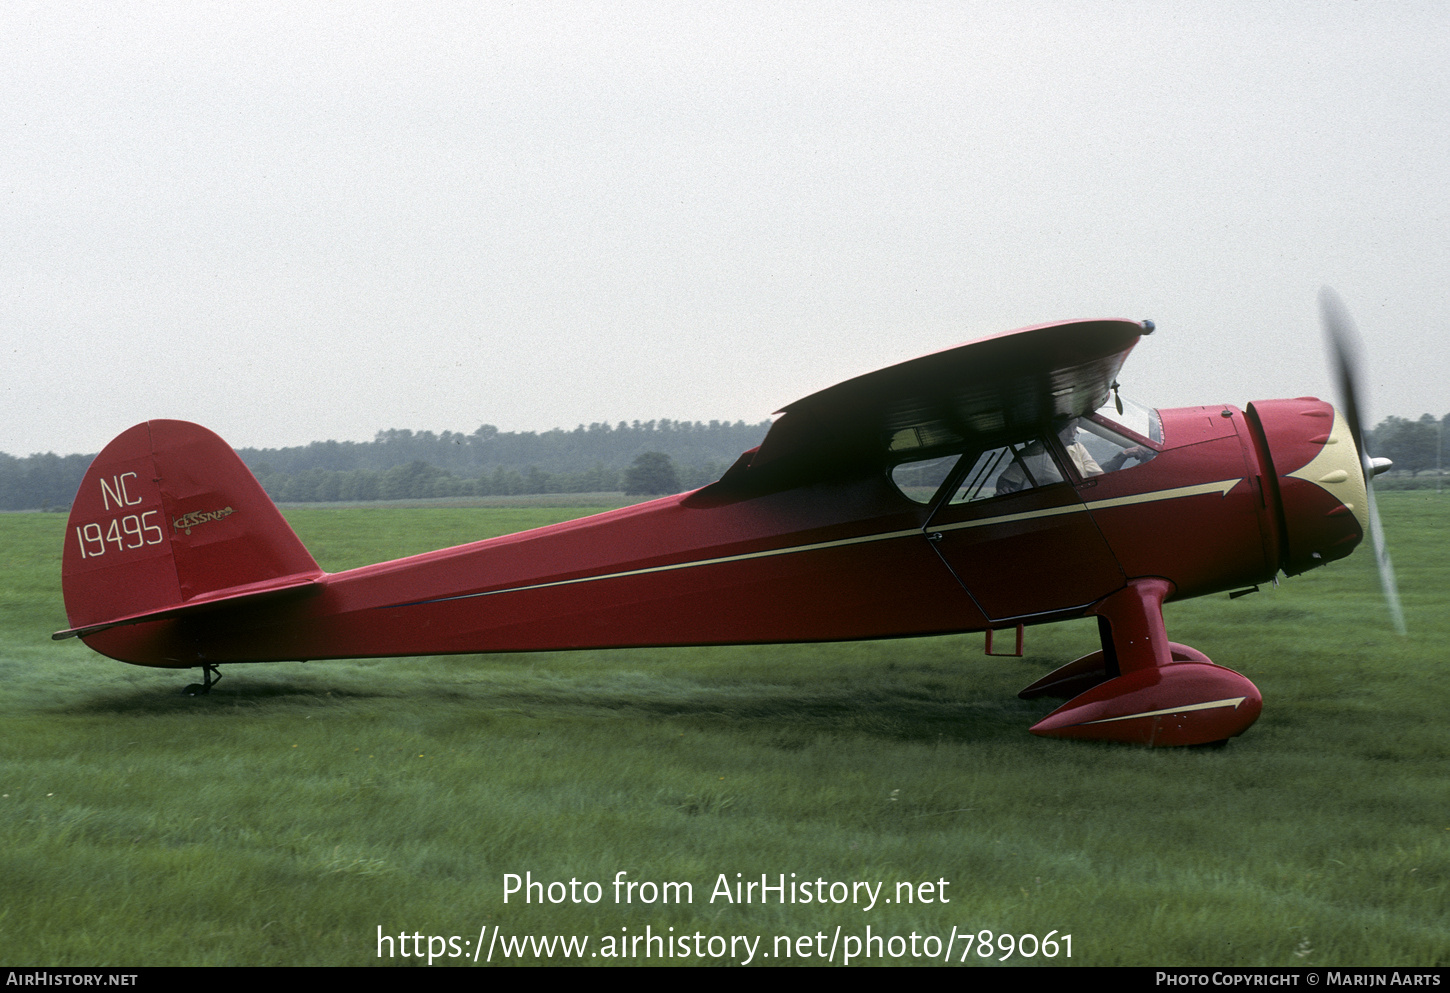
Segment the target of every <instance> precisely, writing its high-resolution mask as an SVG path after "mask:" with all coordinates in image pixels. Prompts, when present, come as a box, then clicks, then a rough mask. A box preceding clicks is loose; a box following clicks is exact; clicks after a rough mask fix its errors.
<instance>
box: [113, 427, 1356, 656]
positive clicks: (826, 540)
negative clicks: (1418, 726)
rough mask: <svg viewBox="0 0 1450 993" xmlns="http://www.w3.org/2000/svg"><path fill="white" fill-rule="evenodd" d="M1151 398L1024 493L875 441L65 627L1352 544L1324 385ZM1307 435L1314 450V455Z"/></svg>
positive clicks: (933, 592) (693, 604) (1114, 563)
mask: <svg viewBox="0 0 1450 993" xmlns="http://www.w3.org/2000/svg"><path fill="white" fill-rule="evenodd" d="M1158 413H1159V416H1160V418H1161V437H1160V438H1158V439H1150V438H1147V437H1143V436H1139V435H1132V437H1131V440H1132V441H1134V442H1140V443H1142V447H1144V448H1145V449H1147V448H1151V449H1152V451H1151V455H1150V457H1149V459H1148V461H1146V462H1142V463H1141V464H1137V465H1133V466H1129V467H1126V468H1120V469H1117V470H1116V471H1105V472H1100V473H1096V474H1091V475H1085V474H1083V472H1082V471H1081V469H1080V468H1079V467H1075V466H1074V464H1073V460H1072V458H1071V457H1069V454H1068V452H1067V450H1066V449H1065V448H1064V447H1063V445H1062V443H1060V442H1054V441H1053V440H1052V439H1051V438H1044V439H1041V440H1040V441H1039V442H1038V445H1039V446H1040V449H1041V450H1043V451H1045V450H1047V449H1049V448H1050V449H1051V450H1052V452H1053V458H1055V459H1056V461H1057V464H1058V465H1059V466H1060V467H1061V469H1062V472H1061V477H1062V478H1061V479H1060V480H1058V481H1054V482H1046V481H1043V482H1042V483H1041V484H1040V485H1038V486H1036V487H1034V488H1031V489H1027V490H1025V491H1018V492H1010V493H1009V492H1002V493H999V494H996V495H993V494H991V493H990V492H988V493H986V494H979V496H981V498H980V499H974V500H971V501H967V500H965V499H963V500H962V501H961V502H957V498H955V497H952V496H951V495H950V494H952V493H953V492H957V490H958V488H959V487H960V486H961V485H963V481H964V480H965V478H966V474H967V473H968V471H969V469H968V468H966V467H967V466H968V464H969V463H971V462H972V461H973V459H974V458H977V456H978V453H979V451H980V450H981V449H982V448H983V446H982V445H980V444H978V445H976V446H975V448H971V447H966V448H963V449H962V450H961V451H959V452H956V453H954V454H953V453H947V455H946V456H944V458H943V460H942V461H943V462H944V464H948V465H957V466H958V468H955V469H952V470H950V472H949V473H948V475H947V476H944V477H943V482H942V484H941V489H940V495H938V496H933V497H928V498H925V499H922V498H920V497H918V498H916V499H913V498H911V497H909V496H908V495H906V494H905V493H904V492H903V489H902V487H901V485H900V483H899V482H898V481H894V480H893V473H892V470H893V466H894V465H896V464H898V463H896V462H893V458H892V456H891V455H890V453H883V456H882V458H881V459H880V460H875V461H873V460H865V461H863V462H862V463H861V464H859V465H858V466H855V467H852V468H850V469H848V470H847V471H841V472H836V473H833V474H832V475H831V476H830V477H829V478H822V479H819V480H815V481H808V482H805V483H803V484H802V483H797V482H792V484H791V485H781V486H778V487H772V486H768V485H767V486H764V487H754V488H751V487H745V488H744V491H743V493H742V488H741V487H740V486H739V485H734V486H724V485H721V484H716V485H715V486H713V487H706V488H704V489H703V490H697V491H695V492H692V493H687V494H680V495H676V496H670V497H666V498H663V499H660V500H655V501H652V502H649V503H644V504H639V505H636V506H632V507H627V508H623V509H621V510H616V511H612V512H609V513H605V514H599V515H596V516H593V517H587V518H583V519H580V520H576V521H570V522H567V523H564V524H559V525H554V526H551V527H545V528H539V529H536V530H533V531H526V532H522V533H519V534H514V535H508V536H505V537H501V538H494V539H489V540H486V541H479V542H474V543H471V544H465V545H460V546H457V547H454V548H447V549H443V550H440V551H435V552H429V553H426V554H422V555H415V556H411V557H409V558H404V559H399V560H396V561H392V562H386V563H382V564H379V565H373V566H367V567H364V568H359V569H352V570H349V571H346V572H340V573H335V574H331V575H327V576H324V577H322V578H321V579H320V580H319V581H317V582H316V583H315V584H313V585H312V586H311V587H310V588H309V589H308V590H307V591H306V592H305V593H302V594H298V595H293V596H288V597H281V598H278V599H275V600H268V601H264V602H258V603H244V604H240V605H235V606H223V607H220V608H218V609H215V610H209V611H198V612H195V613H191V614H188V615H186V616H181V617H170V618H165V619H161V620H155V621H148V622H145V623H139V624H128V625H125V626H119V627H114V628H110V629H108V630H104V631H100V632H98V633H95V634H91V635H89V636H87V637H86V641H87V643H88V644H89V645H90V646H91V647H93V648H95V649H96V650H98V651H100V652H102V653H104V654H107V655H110V656H112V657H114V658H119V659H122V660H125V661H130V662H136V663H139V664H144V665H159V666H168V667H191V666H196V665H199V664H214V663H225V662H261V661H278V660H289V659H322V658H351V657H373V656H396V655H429V654H452V653H481V652H525V651H549V650H565V649H579V648H591V647H626V646H665V645H695V644H732V643H735V644H738V643H757V642H795V641H839V640H853V639H865V638H889V637H901V636H908V635H927V634H945V633H952V632H964V631H976V630H982V629H985V628H989V627H1003V626H1009V625H1014V624H1018V623H1027V624H1031V623H1042V622H1047V621H1053V620H1060V619H1064V618H1069V617H1075V616H1081V615H1083V614H1084V613H1085V612H1086V611H1087V610H1088V608H1090V607H1091V606H1092V605H1093V604H1094V603H1096V602H1098V601H1100V600H1102V599H1103V598H1104V597H1107V596H1109V595H1111V594H1112V593H1114V592H1115V591H1117V590H1120V589H1122V588H1123V586H1124V584H1125V583H1126V582H1127V581H1128V580H1130V579H1136V578H1140V577H1159V578H1162V579H1166V580H1167V581H1168V582H1169V583H1171V584H1172V587H1173V591H1174V592H1173V594H1172V596H1173V597H1175V598H1184V597H1192V596H1199V595H1203V594H1206V593H1213V592H1218V591H1222V590H1232V589H1236V588H1240V587H1243V586H1247V585H1253V584H1256V583H1260V582H1264V581H1267V580H1268V579H1270V578H1272V577H1273V576H1274V575H1275V574H1276V573H1277V572H1278V571H1279V570H1280V569H1285V570H1286V571H1289V572H1295V571H1302V570H1303V568H1309V567H1312V566H1313V565H1316V564H1320V563H1321V562H1323V561H1328V560H1329V559H1331V558H1336V557H1339V556H1340V555H1343V554H1348V552H1349V551H1350V550H1351V549H1352V548H1353V546H1354V544H1355V543H1356V542H1357V541H1358V540H1359V536H1360V534H1361V533H1362V530H1363V529H1362V526H1361V524H1360V522H1359V519H1358V518H1357V517H1356V516H1355V513H1354V509H1355V508H1354V507H1353V506H1352V504H1353V502H1354V499H1353V494H1352V493H1350V492H1349V491H1347V490H1346V491H1344V492H1340V491H1339V490H1336V488H1335V487H1336V486H1338V487H1341V488H1343V487H1344V486H1348V487H1349V488H1350V490H1352V488H1353V480H1352V479H1349V480H1348V482H1346V479H1347V478H1348V477H1349V476H1350V475H1352V473H1350V472H1349V471H1348V470H1350V469H1354V468H1355V467H1356V466H1357V461H1358V455H1357V453H1355V452H1354V450H1353V444H1352V442H1349V441H1348V440H1347V433H1345V432H1343V431H1339V432H1338V433H1337V434H1336V424H1337V422H1338V420H1339V419H1338V418H1337V416H1336V415H1335V413H1334V411H1333V410H1332V408H1330V407H1329V405H1328V404H1324V403H1322V402H1321V401H1317V400H1310V399H1301V400H1287V401H1270V402H1269V403H1267V404H1264V403H1260V404H1257V405H1250V408H1249V409H1248V411H1243V410H1239V409H1237V408H1234V407H1227V406H1212V407H1195V408H1182V409H1175V410H1163V411H1160V412H1158ZM1019 447H1020V446H1019ZM1326 451H1330V452H1331V455H1332V457H1333V458H1334V459H1336V460H1337V461H1336V462H1335V464H1334V466H1332V467H1331V466H1327V464H1323V465H1318V466H1317V468H1316V465H1315V460H1316V459H1318V460H1320V461H1321V462H1323V460H1324V459H1325V458H1326V456H1325V454H1324V453H1325V452H1326ZM748 454H749V453H747V456H748ZM958 456H959V457H960V461H959V462H954V461H953V460H954V459H955V458H956V457H958ZM742 461H743V462H744V461H745V460H744V459H743V460H742ZM1306 467H1309V468H1310V469H1311V470H1313V471H1311V472H1310V473H1309V474H1308V475H1306V473H1305V472H1304V470H1305V468H1306ZM1319 470H1323V471H1319ZM749 471H750V470H749V469H748V468H740V469H739V472H738V473H736V475H735V477H734V478H735V479H736V480H737V482H738V479H739V478H740V476H741V474H748V472H749ZM732 472H735V470H732ZM1296 473H1297V474H1298V475H1296ZM1316 473H1317V474H1316ZM1311 476H1312V477H1313V478H1310V477H1311ZM1319 477H1325V478H1329V479H1331V482H1329V483H1326V482H1324V480H1323V479H1321V478H1319ZM1360 487H1361V489H1360V492H1361V493H1362V480H1361V481H1360ZM1004 488H1005V487H1004ZM1361 500H1362V497H1361ZM1346 506H1348V507H1349V509H1348V510H1345V509H1344V508H1345V507H1346ZM1311 519H1312V520H1311ZM1305 522H1308V523H1305ZM1326 522H1327V523H1326ZM1311 546H1312V547H1311Z"/></svg>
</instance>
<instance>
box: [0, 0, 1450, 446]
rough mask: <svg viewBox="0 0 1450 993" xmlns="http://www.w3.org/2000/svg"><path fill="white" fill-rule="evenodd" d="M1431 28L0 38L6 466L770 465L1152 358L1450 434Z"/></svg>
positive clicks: (103, 7)
mask: <svg viewBox="0 0 1450 993" xmlns="http://www.w3.org/2000/svg"><path fill="white" fill-rule="evenodd" d="M1447 52H1450V6H1447V5H1445V4H1444V3H1397V2H1390V0H1384V2H1375V3H1369V2H1359V3H1355V2H1324V0H1320V2H1310V3H1292V2H1276V3H1273V4H1266V3H1260V2H1253V3H1231V2H1213V3H1196V4H1195V3H1187V2H1177V3H1171V4H1169V3H1156V2H1150V3H1131V2H1123V3H1112V2H1091V3H1067V2H1051V0H1032V2H954V3H906V2H891V3H839V4H837V3H809V4H790V3H781V2H770V3H761V4H749V3H740V2H730V3H724V4H718V5H714V4H708V3H696V2H691V3H684V2H678V3H644V2H633V3H631V2H609V3H603V2H601V3H573V4H569V3H559V2H550V3H513V4H503V3H462V4H427V3H397V4H364V3H355V2H350V3H345V4H344V3H338V4H305V3H280V4H267V3H249V4H242V3H217V4H203V3H195V2H187V3H179V4H140V3H124V4H114V3H109V2H107V3H69V4H66V3H60V4H58V3H54V2H45V3H38V4H27V3H20V2H16V0H7V2H5V3H4V4H3V5H0V127H3V133H4V143H3V146H0V148H3V152H0V348H3V355H4V361H5V366H4V376H3V380H0V451H5V452H9V453H11V454H16V455H26V454H30V453H32V452H38V451H47V450H53V451H57V452H62V453H70V452H94V451H97V450H98V449H100V448H101V447H102V446H103V445H104V444H105V442H106V441H108V440H109V439H110V438H111V437H112V436H113V435H115V434H117V433H119V432H120V431H122V430H123V429H125V428H126V427H129V426H130V425H131V424H134V423H136V422H138V421H142V420H146V419H148V418H152V417H176V418H182V419H186V420H194V421H198V422H200V423H203V424H205V425H207V426H208V427H210V428H212V429H213V430H215V431H217V432H218V433H220V434H221V435H222V436H223V437H224V438H226V439H227V440H229V441H230V442H231V443H232V444H234V445H237V446H239V447H241V446H279V445H289V444H303V443H306V442H308V441H313V440H320V439H324V438H337V439H340V440H342V439H353V440H367V439H370V438H371V437H372V436H373V434H374V433H375V432H376V431H377V430H379V429H382V428H395V427H396V428H412V429H415V430H416V429H429V430H434V431H442V430H445V429H447V430H458V431H472V430H473V429H474V428H476V427H477V426H478V425H479V424H482V423H491V424H495V425H497V426H499V427H500V428H502V429H504V430H545V429H548V428H551V427H566V428H569V427H573V426H574V425H576V424H579V423H586V424H587V423H589V422H592V421H618V420H634V419H641V420H647V419H651V418H659V417H669V418H677V419H685V420H711V419H722V420H726V419H728V420H736V419H745V420H747V421H752V422H753V421H758V420H761V419H763V418H765V417H766V416H767V415H768V414H770V412H771V411H773V410H775V409H777V408H779V407H781V406H782V405H784V404H786V403H788V402H789V401H791V400H794V399H796V398H798V397H800V396H803V395H805V394H808V393H810V392H812V391H814V390H816V389H819V388H821V387H824V386H827V385H829V384H831V383H832V382H835V381H837V380H840V379H843V378H846V377H848V376H851V375H855V374H858V373H861V372H866V371H868V370H870V369H872V368H875V367H878V366H881V365H885V364H888V363H891V362H895V361H900V360H904V359H907V358H911V357H914V356H916V355H919V354H922V353H925V352H930V351H934V350H937V349H940V348H943V347H946V346H948V345H951V344H955V343H957V342H961V341H966V340H969V339H972V338H975V337H978V336H981V335H984V334H989V333H993V332H997V331H1002V330H1006V329H1008V328H1013V327H1018V326H1022V325H1027V324H1036V323H1042V322H1045V321H1051V320H1057V319H1069V318H1079V317H1128V318H1133V319H1138V318H1143V317H1151V318H1153V319H1154V320H1155V321H1156V322H1157V324H1158V328H1159V330H1158V333H1157V334H1156V335H1154V336H1153V337H1152V338H1148V339H1145V340H1144V342H1143V343H1142V344H1141V345H1140V346H1139V348H1138V350H1137V351H1136V352H1135V353H1134V356H1133V358H1132V359H1130V360H1129V364H1128V366H1127V367H1126V369H1125V373H1124V376H1123V382H1124V392H1126V393H1128V394H1130V395H1132V396H1134V397H1136V398H1138V399H1141V400H1143V401H1145V402H1149V403H1152V404H1154V405H1158V406H1175V405H1184V404H1194V403H1214V402H1229V403H1235V404H1239V405H1242V404H1244V403H1246V402H1247V401H1250V400H1254V399H1260V398H1268V397H1279V396H1298V395H1302V394H1316V395H1322V396H1325V397H1329V396H1331V394H1332V388H1331V386H1330V378H1329V375H1328V372H1327V368H1326V365H1325V362H1324V359H1323V354H1322V346H1321V342H1320V338H1319V332H1318V326H1317V316H1316V310H1315V299H1316V295H1317V293H1318V290H1319V287H1320V285H1321V284H1325V283H1327V284H1330V285H1333V286H1335V287H1336V288H1337V289H1338V290H1339V292H1340V294H1341V296H1343V298H1344V299H1345V301H1346V303H1347V304H1348V305H1349V307H1350V308H1351V309H1352V310H1353V311H1354V313H1355V315H1356V317H1357V318H1358V322H1359V325H1360V327H1361V329H1362V331H1363V332H1364V335H1365V338H1366V352H1367V356H1368V359H1367V361H1368V364H1369V367H1370V368H1369V370H1368V373H1369V376H1368V387H1369V392H1370V394H1371V410H1370V412H1369V413H1370V417H1371V422H1372V423H1373V422H1374V421H1378V420H1379V419H1380V418H1382V417H1384V416H1386V415H1388V414H1399V415H1402V416H1418V415H1419V414H1420V413H1422V412H1425V411H1430V412H1433V413H1435V414H1441V413H1444V412H1446V411H1447V410H1450V387H1447V376H1450V301H1447V295H1446V290H1447V287H1450V209H1447V205H1450V58H1447Z"/></svg>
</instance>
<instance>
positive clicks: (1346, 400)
mask: <svg viewBox="0 0 1450 993" xmlns="http://www.w3.org/2000/svg"><path fill="white" fill-rule="evenodd" d="M1319 316H1320V320H1321V322H1322V323H1323V326H1324V337H1325V339H1326V341H1327V343H1328V345H1329V348H1330V351H1331V352H1332V354H1333V356H1334V373H1335V378H1336V379H1337V381H1338V386H1339V404H1340V409H1341V411H1342V412H1343V414H1344V416H1345V418H1346V419H1347V420H1348V421H1349V432H1350V436H1351V437H1352V438H1353V439H1354V447H1355V449H1356V450H1357V451H1358V452H1359V458H1360V465H1361V467H1362V468H1363V470H1364V485H1365V495H1366V499H1367V501H1368V503H1369V508H1368V509H1369V532H1370V544H1371V545H1372V546H1373V548H1374V557H1375V563H1376V565H1377V566H1378V567H1379V575H1380V587H1381V589H1383V590H1384V595H1385V604H1386V606H1388V607H1389V611H1390V618H1391V619H1392V620H1393V621H1394V624H1395V630H1396V631H1398V632H1399V633H1400V634H1405V633H1406V629H1405V613H1404V610H1403V609H1402V608H1401V606H1400V591H1399V586H1398V584H1397V583H1396V582H1395V568H1394V565H1393V564H1392V563H1391V562H1390V553H1389V550H1388V549H1387V548H1386V547H1385V532H1384V526H1383V525H1382V524H1380V515H1379V508H1378V507H1377V506H1375V499H1374V477H1375V475H1376V474H1378V473H1380V472H1383V471H1385V469H1388V468H1389V465H1388V461H1387V460H1385V459H1374V458H1371V457H1370V454H1369V450H1368V448H1367V447H1366V444H1365V437H1364V431H1363V424H1364V419H1363V417H1362V416H1361V407H1360V392H1361V391H1360V389H1359V383H1358V377H1359V370H1360V369H1362V368H1363V367H1364V361H1363V358H1362V351H1361V348H1360V338H1359V332H1358V331H1357V330H1356V329H1355V326H1354V318H1352V317H1351V316H1350V315H1349V308H1348V307H1346V306H1345V305H1344V301H1343V300H1341V299H1340V298H1339V294H1338V293H1335V292H1334V291H1333V290H1332V289H1330V288H1329V287H1327V286H1326V287H1324V288H1323V289H1321V290H1320V291H1319Z"/></svg>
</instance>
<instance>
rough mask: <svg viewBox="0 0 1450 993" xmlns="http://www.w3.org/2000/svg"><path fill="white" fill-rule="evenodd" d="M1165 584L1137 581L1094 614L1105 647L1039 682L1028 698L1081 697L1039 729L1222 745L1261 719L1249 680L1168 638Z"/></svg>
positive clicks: (1168, 588) (1152, 742)
mask: <svg viewBox="0 0 1450 993" xmlns="http://www.w3.org/2000/svg"><path fill="white" fill-rule="evenodd" d="M1172 592H1173V584H1172V583H1170V582H1168V581H1167V580H1165V579H1157V578H1145V579H1135V580H1132V581H1130V582H1129V583H1128V585H1127V586H1125V587H1124V588H1123V589H1121V590H1119V591H1118V592H1116V593H1114V594H1113V595H1112V596H1109V597H1108V598H1106V599H1105V600H1103V601H1102V602H1101V603H1099V604H1098V605H1097V606H1095V607H1094V608H1093V609H1092V611H1091V613H1094V614H1096V615H1097V616H1098V630H1099V633H1100V635H1101V638H1102V643H1103V649H1102V651H1100V652H1094V653H1092V654H1091V655H1085V656H1083V657H1082V658H1080V659H1078V660H1077V661H1076V662H1072V663H1069V664H1068V665H1066V666H1064V667H1063V668H1062V669H1059V670H1057V672H1054V673H1052V674H1051V675H1050V676H1048V677H1046V678H1045V679H1041V680H1038V681H1037V682H1036V683H1034V684H1033V685H1032V686H1029V687H1028V688H1027V689H1026V690H1023V692H1022V695H1023V696H1027V695H1028V694H1029V693H1030V694H1031V695H1032V696H1046V695H1049V693H1050V692H1051V691H1052V690H1058V691H1061V690H1062V689H1065V688H1066V689H1071V690H1072V691H1075V692H1077V694H1078V695H1077V696H1075V697H1073V698H1072V699H1071V700H1069V701H1068V702H1067V703H1066V704H1064V705H1063V706H1061V707H1059V708H1058V709H1057V710H1054V711H1053V712H1052V713H1050V714H1048V715H1047V716H1046V717H1044V718H1043V719H1042V720H1041V721H1039V722H1038V723H1037V724H1036V725H1034V726H1033V728H1032V733H1033V734H1040V735H1046V736H1048V737H1053V738H1087V739H1094V740H1098V741H1121V742H1128V743H1133V744H1141V745H1149V746H1159V747H1161V746H1165V745H1209V744H1217V743H1219V742H1223V741H1226V740H1228V739H1229V738H1232V737H1234V736H1235V735H1239V734H1243V733H1244V731H1246V730H1247V729H1248V727H1249V725H1250V724H1253V723H1254V721H1255V720H1257V719H1258V716H1259V712H1260V711H1261V710H1262V709H1263V706H1264V704H1263V697H1262V696H1260V694H1259V690H1258V687H1256V686H1255V685H1254V684H1253V683H1251V682H1249V680H1248V679H1246V678H1245V677H1243V676H1241V675H1239V674H1238V673H1237V672H1234V671H1233V670H1232V669H1226V668H1224V667H1223V666H1219V665H1214V663H1213V662H1212V661H1210V660H1209V658H1208V656H1207V655H1204V654H1203V653H1202V652H1200V651H1198V650H1197V649H1196V648H1190V647H1189V646H1187V645H1179V644H1176V643H1174V642H1171V641H1169V640H1168V632H1167V631H1166V630H1165V629H1164V626H1163V600H1164V598H1165V597H1167V596H1168V595H1169V594H1170V593H1172Z"/></svg>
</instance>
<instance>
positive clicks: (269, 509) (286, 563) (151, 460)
mask: <svg viewBox="0 0 1450 993" xmlns="http://www.w3.org/2000/svg"><path fill="white" fill-rule="evenodd" d="M322 574H323V573H322V570H321V569H319V568H318V567H317V563H316V562H315V561H314V560H313V558H312V556H311V555H310V554H308V552H307V549H306V548H304V547H303V545H302V542H301V541H300V540H298V538H297V535H296V534H295V533H293V531H292V528H291V527H290V526H288V524H287V522H286V521H285V520H284V519H283V518H282V515H281V513H280V512H279V511H278V510H277V507H276V505H275V504H273V503H272V501H271V499H270V498H269V497H268V496H267V494H266V493H265V492H264V491H263V489H262V487H261V484H259V483H258V482H257V480H256V477H254V476H253V475H252V473H251V472H250V471H249V470H248V469H247V467H246V466H245V465H244V464H242V460H241V459H240V458H238V457H237V454H236V453H235V452H234V451H232V449H231V447H230V446H228V445H227V443H226V442H224V441H222V440H221V439H220V438H218V437H217V436H216V435H215V434H213V433H212V432H210V431H208V430H207V429H206V428H203V427H200V426H198V425H196V424H189V423H187V422H186V421H147V422H146V423H145V424H138V425H136V426H135V427H133V428H131V429H130V430H129V431H126V432H124V433H123V434H121V435H119V436H118V437H117V438H116V439H115V440H114V441H112V442H111V443H110V444H109V445H107V446H106V448H105V450H104V451H102V452H101V454H100V455H98V456H96V460H95V461H94V462H93V463H91V467H90V469H88V470H87V471H86V476H85V479H84V480H83V481H82V482H81V487H80V490H79V491H78V492H77V493H76V499H75V503H74V504H73V505H72V506H71V513H70V521H69V524H68V525H67V527H66V539H65V552H64V555H63V556H62V565H61V585H62V587H63V588H64V591H65V609H66V615H67V617H68V618H69V619H70V624H71V630H70V631H69V632H63V633H64V634H85V633H87V632H88V631H93V630H99V629H101V628H104V627H108V626H111V625H114V624H124V623H127V622H133V621H136V620H141V619H148V618H150V617H154V616H156V615H164V614H168V613H170V612H172V611H181V610H185V609H187V608H190V607H194V606H202V605H205V604H208V603H217V602H221V601H224V600H229V599H233V598H237V597H246V596H253V595H257V594H264V593H272V592H276V591H280V590H284V589H288V588H292V587H295V586H299V585H305V584H310V583H312V582H313V581H315V580H316V579H318V578H319V577H321V576H322Z"/></svg>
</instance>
